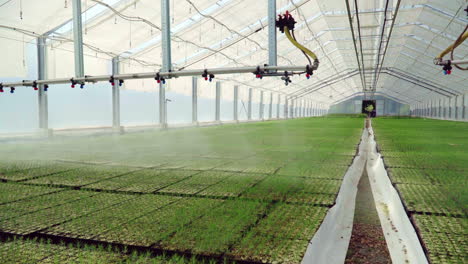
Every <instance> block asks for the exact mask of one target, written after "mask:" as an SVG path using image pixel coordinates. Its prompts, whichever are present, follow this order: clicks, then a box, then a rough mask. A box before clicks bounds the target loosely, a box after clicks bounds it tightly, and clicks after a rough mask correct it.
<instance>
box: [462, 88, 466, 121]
mask: <svg viewBox="0 0 468 264" xmlns="http://www.w3.org/2000/svg"><path fill="white" fill-rule="evenodd" d="M465 104H466V101H465V94H463V97H462V106H461V109H462V117H461V118H462V119H463V120H465V119H466V105H465Z"/></svg>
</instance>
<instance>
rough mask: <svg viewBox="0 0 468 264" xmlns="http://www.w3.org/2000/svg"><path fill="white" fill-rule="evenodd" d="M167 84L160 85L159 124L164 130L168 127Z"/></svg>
mask: <svg viewBox="0 0 468 264" xmlns="http://www.w3.org/2000/svg"><path fill="white" fill-rule="evenodd" d="M165 86H166V85H165V84H163V83H162V82H161V83H160V84H159V124H160V125H161V127H162V128H165V127H166V126H167V120H166V90H165Z"/></svg>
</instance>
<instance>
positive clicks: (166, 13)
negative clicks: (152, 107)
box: [159, 0, 172, 128]
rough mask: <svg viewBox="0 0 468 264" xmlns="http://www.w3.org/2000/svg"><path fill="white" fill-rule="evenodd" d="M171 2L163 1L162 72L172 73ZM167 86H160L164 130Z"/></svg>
mask: <svg viewBox="0 0 468 264" xmlns="http://www.w3.org/2000/svg"><path fill="white" fill-rule="evenodd" d="M170 21H171V18H170V3H169V0H161V36H162V37H161V48H162V67H161V71H162V72H169V71H172V62H171V28H170V26H171V24H170ZM166 119H167V102H166V85H165V84H164V83H163V82H161V84H160V85H159V122H160V123H161V126H162V127H163V128H165V127H167V120H166Z"/></svg>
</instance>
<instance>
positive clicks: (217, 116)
mask: <svg viewBox="0 0 468 264" xmlns="http://www.w3.org/2000/svg"><path fill="white" fill-rule="evenodd" d="M215 107H216V108H215V120H216V121H217V122H219V121H221V82H216V104H215Z"/></svg>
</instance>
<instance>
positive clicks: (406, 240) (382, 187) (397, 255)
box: [366, 127, 428, 264]
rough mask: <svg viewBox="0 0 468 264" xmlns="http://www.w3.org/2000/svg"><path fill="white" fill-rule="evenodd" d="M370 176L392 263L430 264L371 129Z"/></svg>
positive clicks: (368, 169)
mask: <svg viewBox="0 0 468 264" xmlns="http://www.w3.org/2000/svg"><path fill="white" fill-rule="evenodd" d="M368 131H369V138H368V141H369V143H368V148H369V149H368V160H367V168H366V169H367V174H368V176H369V181H370V184H371V189H372V194H373V196H374V201H375V206H376V209H377V213H378V215H379V219H380V223H381V225H382V229H383V233H384V235H385V241H386V242H387V246H388V250H389V253H390V257H391V259H392V262H393V263H415V264H424V263H428V261H427V259H426V256H425V254H424V251H423V248H422V246H421V243H420V242H419V239H418V236H417V234H416V231H415V229H414V227H413V225H412V224H411V221H410V220H409V218H408V215H407V214H406V211H405V209H404V207H403V204H402V202H401V200H400V196H399V195H398V193H397V191H396V190H395V188H394V187H393V185H392V183H391V181H390V179H389V177H388V175H387V171H386V170H385V167H384V163H383V160H382V157H381V156H380V153H378V152H377V148H376V142H375V140H374V132H373V130H372V127H370V128H369V129H368Z"/></svg>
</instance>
